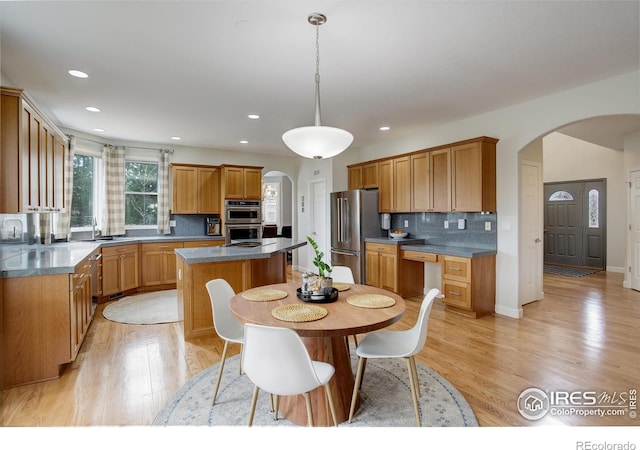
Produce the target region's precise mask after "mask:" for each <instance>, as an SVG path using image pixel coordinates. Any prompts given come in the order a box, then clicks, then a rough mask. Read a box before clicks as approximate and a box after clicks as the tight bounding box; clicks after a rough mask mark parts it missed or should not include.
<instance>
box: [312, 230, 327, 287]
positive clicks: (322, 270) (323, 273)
mask: <svg viewBox="0 0 640 450" xmlns="http://www.w3.org/2000/svg"><path fill="white" fill-rule="evenodd" d="M307 241H309V244H311V247H312V248H313V251H314V252H315V257H314V258H313V265H314V266H316V267H317V268H318V276H319V277H320V280H321V284H322V287H326V288H331V287H332V286H333V283H332V281H333V280H332V278H331V271H332V270H333V269H332V268H331V266H330V265H329V264H327V263H326V262H324V261H323V260H322V258H324V252H321V251H320V248H318V243H317V242H316V241H315V240H313V238H312V237H311V236H307Z"/></svg>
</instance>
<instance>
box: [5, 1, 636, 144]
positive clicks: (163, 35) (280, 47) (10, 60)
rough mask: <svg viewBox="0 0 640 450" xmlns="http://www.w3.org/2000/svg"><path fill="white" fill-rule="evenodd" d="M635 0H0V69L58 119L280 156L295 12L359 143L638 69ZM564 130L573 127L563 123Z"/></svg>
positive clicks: (301, 34)
mask: <svg viewBox="0 0 640 450" xmlns="http://www.w3.org/2000/svg"><path fill="white" fill-rule="evenodd" d="M639 5H640V2H638V1H637V0H635V1H585V2H582V1H515V0H513V1H492V2H488V1H402V0H395V1H315V0H309V1H304V2H301V1H294V0H291V1H267V0H262V1H237V0H236V1H193V2H188V1H173V2H172V1H162V2H159V1H138V2H135V1H122V2H118V1H82V2H78V1H70V2H57V1H45V2H6V1H5V2H0V45H1V47H0V51H1V53H0V69H1V71H2V74H3V76H4V78H5V79H6V80H8V81H9V82H10V83H12V84H13V85H15V86H17V87H21V88H24V89H25V90H26V91H27V92H28V93H29V94H30V95H31V97H33V98H34V99H35V100H36V102H37V103H38V105H39V106H40V107H41V108H42V109H43V110H44V112H45V113H47V114H49V115H50V116H51V117H52V119H53V120H54V121H55V122H56V123H57V124H58V125H59V126H62V127H65V128H70V129H73V130H78V131H82V132H86V133H90V134H94V135H97V136H104V138H109V139H112V140H119V141H135V142H145V143H153V144H157V145H164V146H174V147H175V146H176V142H175V141H172V140H171V139H170V137H171V136H181V137H182V140H181V141H179V145H185V146H191V147H207V148H218V149H226V150H237V151H250V152H260V153H269V154H284V155H287V154H293V153H291V152H290V151H289V150H287V149H286V147H285V146H284V144H283V143H282V140H281V135H282V133H283V132H284V131H286V130H287V129H289V128H293V127H298V126H304V125H312V124H313V119H314V72H315V28H314V27H313V26H312V25H310V24H309V23H308V22H307V16H308V15H309V13H312V12H321V13H324V14H326V15H327V18H328V20H327V23H326V24H325V25H323V26H321V27H320V74H321V98H322V119H323V120H322V122H323V125H330V126H337V127H341V128H345V129H347V130H349V131H351V132H352V133H353V135H354V136H355V140H354V143H353V145H354V146H357V147H362V146H365V145H367V144H371V143H376V142H380V141H382V140H384V139H388V138H395V137H399V136H402V135H406V134H410V133H413V132H416V131H417V130H420V129H423V128H425V127H431V126H435V125H438V124H441V123H446V122H449V121H452V120H456V119H461V118H464V117H469V116H473V115H476V114H479V113H483V112H486V111H491V110H495V109H498V108H502V107H505V106H508V105H511V104H515V103H519V102H523V101H526V100H529V99H532V98H535V97H540V96H544V95H548V94H553V93H555V92H559V91H563V90H566V89H568V88H571V87H575V86H580V85H584V84H588V83H592V82H595V81H597V80H601V79H606V78H609V77H612V76H615V75H618V74H622V73H626V72H630V71H633V70H637V69H638V67H639V58H640V44H639V41H640V39H639V21H640V8H639ZM69 69H80V70H83V71H85V72H87V73H88V74H89V78H88V79H84V80H81V79H76V78H73V77H71V76H69V75H68V74H67V71H68V70H69ZM86 106H97V107H99V108H101V110H102V111H101V112H100V113H90V112H87V111H86V110H85V109H84V108H85V107H86ZM250 113H256V114H259V115H260V116H261V118H260V119H259V120H251V119H248V118H247V115H248V114H250ZM627 119H628V120H627V121H624V120H623V119H618V120H617V121H614V122H613V123H607V122H601V123H602V124H604V125H603V126H598V124H597V123H595V124H591V125H590V126H588V127H587V130H588V131H589V132H590V133H591V134H593V133H594V132H595V131H596V130H597V129H601V131H600V133H596V135H594V136H590V137H589V139H585V140H597V139H607V140H606V141H599V142H596V143H599V144H600V145H603V144H602V143H601V142H607V143H609V142H614V143H613V144H611V145H612V146H613V147H612V148H617V147H616V146H618V145H619V143H620V139H621V134H620V133H628V132H630V131H633V130H636V129H638V128H639V125H640V124H639V123H638V117H637V116H633V117H627ZM620 120H622V122H620ZM382 125H389V126H390V127H391V130H390V131H387V132H381V131H379V127H380V126H382ZM94 128H103V129H104V130H105V131H104V133H96V132H94V131H92V130H93V129H94ZM572 133H573V134H572ZM603 133H604V134H603ZM567 134H569V135H575V134H578V135H579V136H576V137H580V136H586V135H584V134H581V132H579V131H577V130H576V129H575V127H574V129H573V130H569V132H567ZM243 139H246V140H248V141H249V143H248V144H240V143H239V141H240V140H243ZM612 140H613V141H612ZM606 145H609V144H606Z"/></svg>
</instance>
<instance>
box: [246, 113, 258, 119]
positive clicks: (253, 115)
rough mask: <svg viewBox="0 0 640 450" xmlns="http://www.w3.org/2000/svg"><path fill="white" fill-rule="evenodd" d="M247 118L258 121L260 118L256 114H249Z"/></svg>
mask: <svg viewBox="0 0 640 450" xmlns="http://www.w3.org/2000/svg"><path fill="white" fill-rule="evenodd" d="M247 117H248V118H249V119H259V118H260V116H259V115H257V114H249V115H248V116H247Z"/></svg>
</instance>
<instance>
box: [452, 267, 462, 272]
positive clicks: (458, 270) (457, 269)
mask: <svg viewBox="0 0 640 450" xmlns="http://www.w3.org/2000/svg"><path fill="white" fill-rule="evenodd" d="M449 270H455V271H456V272H462V269H459V268H458V267H449Z"/></svg>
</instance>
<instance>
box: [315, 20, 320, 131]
mask: <svg viewBox="0 0 640 450" xmlns="http://www.w3.org/2000/svg"><path fill="white" fill-rule="evenodd" d="M315 125H316V126H317V127H319V126H321V121H320V22H316V121H315Z"/></svg>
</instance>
